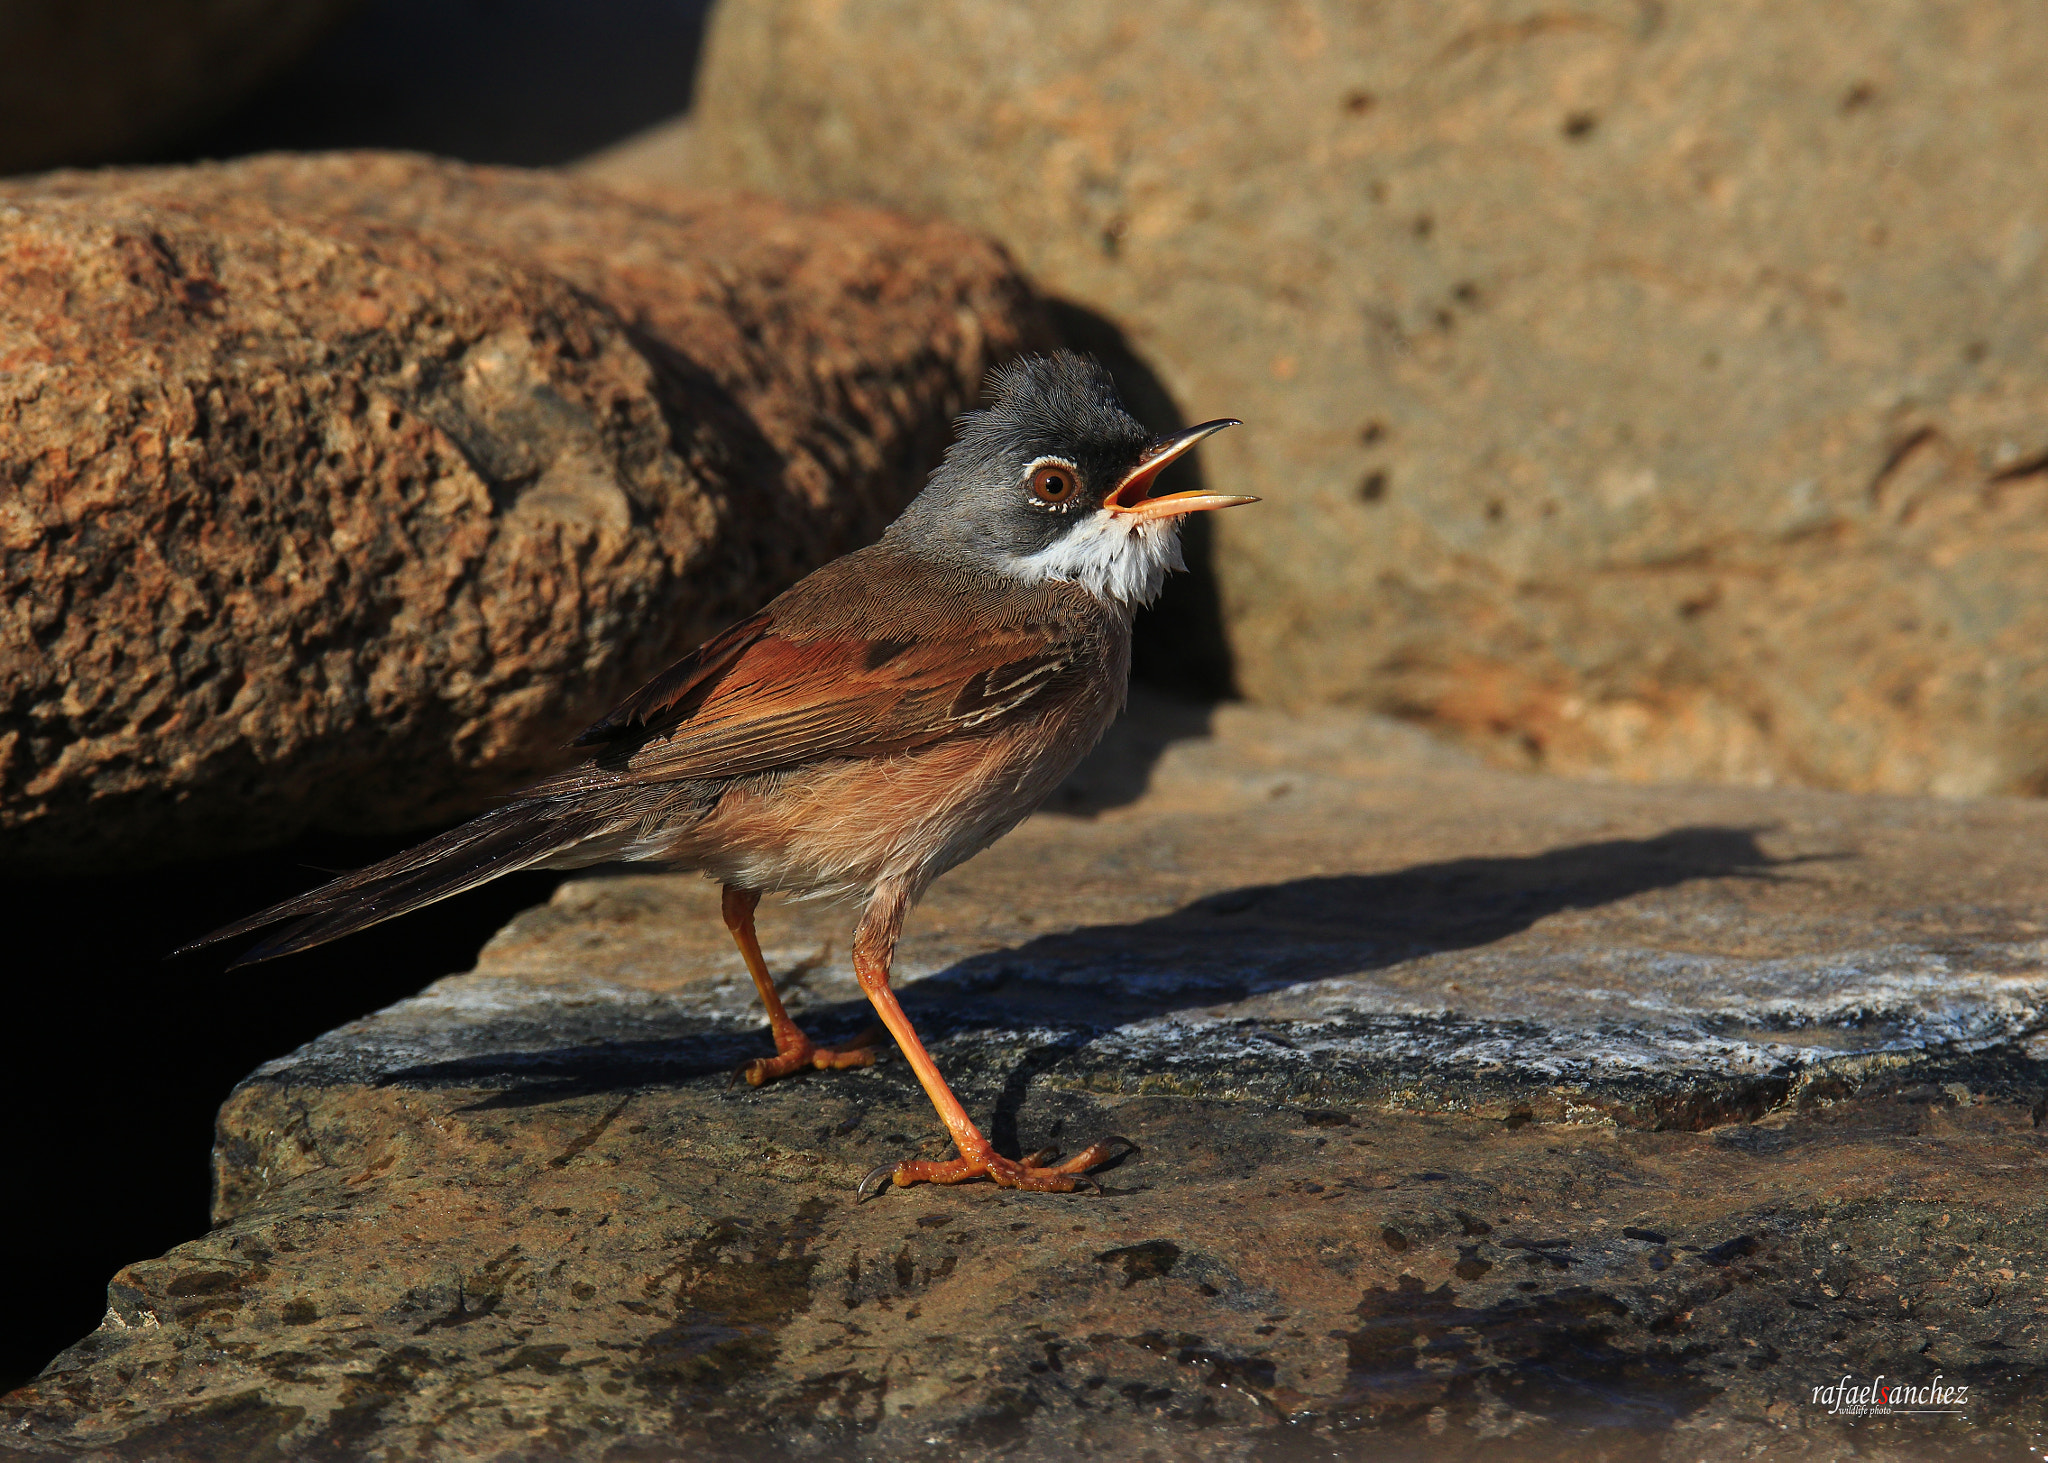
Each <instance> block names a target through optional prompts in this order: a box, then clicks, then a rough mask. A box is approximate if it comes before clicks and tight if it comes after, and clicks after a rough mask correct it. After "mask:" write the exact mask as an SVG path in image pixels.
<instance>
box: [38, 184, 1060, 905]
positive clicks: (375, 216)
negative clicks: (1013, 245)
mask: <svg viewBox="0 0 2048 1463" xmlns="http://www.w3.org/2000/svg"><path fill="white" fill-rule="evenodd" d="M0 281H4V289H0V483H4V484H5V486H4V488H0V861H4V862H6V863H9V864H12V865H15V866H17V867H20V866H34V867H38V868H44V867H48V866H50V865H52V864H58V865H63V866H71V867H94V868H98V867H104V866H106V865H108V864H109V863H117V862H125V863H130V864H134V863H142V862H146V861H150V860H162V859H169V858H174V857H180V856H186V855H190V854H194V853H198V852H216V851H223V850H228V849H235V848H250V847H260V846H263V845H265V844H268V843H270V842H273V841H275V840H278V839H281V838H284V837H287V836H290V835H291V834H293V833H295V832H297V831H299V830H302V829H305V828H308V827H329V828H337V829H347V830H356V831H369V830H379V829H382V830H397V829H407V828H417V827H420V826H422V825H423V824H426V823H429V822H431V821H434V820H437V819H441V818H445V817H449V816H452V815H455V814H458V813H460V812H463V811H466V810H471V809H474V808H475V807H477V806H478V805H480V804H481V803H482V802H483V801H485V800H487V799H489V798H491V797H493V796H496V795H497V794H499V793H501V792H503V791H505V790H506V789H507V788H509V787H510V786H512V785H514V784H516V783H517V782H518V781H520V780H521V779H523V778H526V777H528V776H530V775H532V774H533V773H535V772H537V771H539V770H542V769H549V768H552V767H554V766H555V765H557V764H558V763H559V760H560V757H561V752H560V750H559V749H560V747H561V745H562V744H563V743H564V742H565V741H566V740H567V739H568V738H569V737H571V736H573V735H574V734H575V732H576V731H577V730H578V729H579V727H580V725H582V724H585V723H587V721H588V720H589V719H591V718H592V717H594V716H596V715H598V714H600V713H601V712H602V710H603V709H604V706H605V704H606V703H607V702H609V701H610V700H611V699H612V698H614V697H616V696H618V695H621V694H623V693H624V692H626V691H627V690H630V689H631V687H632V686H633V685H634V684H636V683H637V682H638V680H640V679H641V678H643V677H644V676H646V675H648V674H651V673H652V672H653V671H655V670H657V669H658V668H659V667H660V665H661V664H662V663H664V662H665V661H666V660H667V659H669V658H671V657H673V656H674V655H676V654H679V653H680V652H682V651H684V650H686V649H688V648H689V647H690V646H692V645H694V644H696V643H697V642H698V641H699V640H701V639H702V638H703V637H704V636H705V635H707V634H709V633H711V632H712V631H714V630H716V629H717V628H719V627H720V626H721V625H723V624H725V623H727V622H729V621H730V620H732V619H733V618H735V617H737V616H739V615H741V614H743V613H747V612H749V611H751V610H752V609H753V608H755V607H757V606H758V605H759V604H760V603H761V602H762V601H764V600H766V599H767V598H768V597H769V596H770V595H772V594H774V593H775V592H776V591H778V590H779V589H781V588H782V587H784V586H785V585H787V584H788V583H790V582H791V581H793V580H794V579H796V578H798V577H799V576H801V575H802V574H804V573H806V572H808V571H809V570H810V569H812V568H814V567H816V566H817V565H818V564H820V563H822V562H824V561H825V560H827V559H829V558H832V557H834V556H835V555H837V554H840V553H843V552H845V551H847V550H848V549H851V548H855V547H858V546H859V545H860V544H862V543H864V542H867V541H868V540H870V539H871V538H873V537H874V536H875V535H876V534H877V533H879V532H880V530H881V528H882V527H883V525H885V524H886V523H887V522H888V521H889V519H891V518H892V517H894V516H895V514H896V512H897V511H898V510H899V509H900V508H901V507H902V505H903V504H904V503H905V502H906V501H908V499H909V497H910V495H911V494H912V493H913V492H915V490H916V488H917V487H918V486H919V484H920V483H921V481H922V476H923V473H924V471H925V470H926V469H928V468H929V467H930V466H931V465H932V464H934V463H935V462H936V461H937V458H938V455H939V453H940V451H941V450H942V449H943V447H944V444H945V442H946V440H947V438H948V436H949V433H950V427H951V419H952V417H953V416H954V415H955V414H956V413H957V412H958V411H960V410H961V409H962V408H963V407H965V406H967V405H968V404H970V403H971V402H972V400H973V399H974V396H975V394H976V393H977V392H978V390H979V387H980V383H981V378H982V376H983V374H984V373H985V372H986V371H987V369H988V368H989V367H990V366H991V365H992V364H994V363H996V362H998V361H1000V360H1001V359H1003V358H1005V357H1007V356H1008V355H1010V354H1011V353H1013V352H1014V351H1016V350H1017V349H1018V348H1019V347H1020V346H1022V345H1024V344H1027V343H1033V342H1042V341H1043V340H1044V339H1045V337H1044V336H1043V335H1042V334H1041V332H1042V330H1043V327H1042V325H1041V324H1040V323H1039V320H1038V316H1037V314H1036V306H1035V304H1034V303H1033V301H1032V299H1031V297H1030V295H1029V293H1028V291H1027V290H1026V288H1025V286H1024V284H1023V282H1022V281H1021V279H1020V278H1019V276H1018V275H1017V273H1016V271H1015V270H1014V268H1013V267H1012V266H1011V264H1010V263H1009V261H1008V260H1007V258H1006V257H1005V256H1004V255H1003V254H1002V252H1001V251H1000V250H999V249H997V248H996V247H994V246H993V245H991V244H988V243H986V242H984V241H982V240H980V239H977V238H974V237H971V236H968V235H966V234H964V233H962V232H961V231H960V230H958V229H956V228H953V227H950V226H947V225H943V224H922V223H914V222H909V221H906V220H902V219H898V218H893V217H889V216H887V215H883V214H879V213H875V212H872V211H869V210H865V209H855V208H830V209H824V210H815V211H801V210H796V209H792V208H789V207H786V206H783V205H779V204H774V203H769V202H765V201H760V200H746V199H736V198H730V197H724V196H704V195H697V196H679V195H672V196H661V195H653V194H641V195H636V196H627V195H623V194H621V193H618V192H616V191H614V190H611V189H607V188H604V187H601V186H598V185H595V184H591V183H586V182H578V181H574V180H571V179H567V178H563V177H560V176H557V175H550V174H545V173H526V172H517V171H511V170H498V169H482V168H465V167H460V166H457V165H453V164H442V163H435V162H429V161H426V160H423V159H418V158H410V157H398V156H382V155H348V154H343V155H334V156H324V157H313V158H289V157H273V158H260V159H255V160H252V161H247V162H242V163H236V164H231V165H227V166H220V167H202V168H192V169H174V170H162V171H150V172H115V173H104V174H89V175H78V174H72V175H55V176H52V177H51V178H49V179H46V180H42V181H38V182H34V183H27V184H20V185H16V186H13V187H10V188H6V189H0Z"/></svg>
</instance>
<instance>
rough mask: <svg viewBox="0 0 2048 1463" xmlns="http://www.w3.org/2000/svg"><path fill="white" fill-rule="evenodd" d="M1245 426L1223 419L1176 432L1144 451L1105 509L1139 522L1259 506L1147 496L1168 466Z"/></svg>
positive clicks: (1216, 498)
mask: <svg viewBox="0 0 2048 1463" xmlns="http://www.w3.org/2000/svg"><path fill="white" fill-rule="evenodd" d="M1243 425H1244V423H1243V422H1240V421H1238V420H1237V419H1236V418H1235V417H1224V418H1223V419H1222V420H1221V421H1214V422H1203V423H1202V424H1201V425H1200V426H1199V427H1189V428H1188V429H1187V430H1186V431H1185V432H1176V433H1174V434H1173V435H1172V436H1171V437H1161V438H1160V439H1159V440H1158V441H1156V442H1154V443H1153V444H1152V445H1151V446H1149V447H1147V448H1146V449H1145V455H1144V456H1143V457H1140V458H1139V459H1138V465H1137V466H1136V467H1134V468H1132V469H1131V470H1130V471H1129V472H1127V473H1125V474H1124V479H1123V481H1122V482H1120V483H1118V484H1117V485H1116V490H1115V491H1114V492H1112V493H1111V494H1110V495H1109V496H1108V497H1107V498H1104V499H1103V500H1102V506H1103V508H1104V509H1105V510H1107V511H1108V512H1111V513H1122V514H1125V515H1127V516H1129V517H1131V518H1135V519H1138V520H1140V521H1142V520H1144V519H1147V518H1179V517H1180V516H1182V515H1183V514H1187V513H1200V512H1202V511H1204V510H1205V509H1209V508H1235V507H1236V506H1237V505H1238V504H1240V503H1256V502H1258V501H1259V500H1258V499H1257V498H1246V497H1239V496H1236V495H1233V494H1229V493H1168V494H1167V495H1166V496H1165V497H1163V498H1152V497H1148V496H1146V495H1147V494H1148V493H1150V492H1151V491H1152V480H1153V479H1154V478H1156V477H1158V476H1159V474H1160V473H1161V472H1162V471H1164V470H1165V467H1166V465H1167V464H1168V463H1169V462H1172V461H1173V460H1174V459H1175V458H1177V457H1179V456H1180V455H1181V454H1182V453H1184V452H1186V451H1188V450H1189V449H1190V448H1192V447H1193V446H1194V445H1195V444H1196V443H1197V442H1199V441H1201V440H1202V439H1203V438H1204V437H1207V436H1211V435H1213V434H1214V433H1217V432H1220V431H1222V430H1223V429H1224V428H1225V427H1241V426H1243Z"/></svg>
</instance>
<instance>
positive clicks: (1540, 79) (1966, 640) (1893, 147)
mask: <svg viewBox="0 0 2048 1463" xmlns="http://www.w3.org/2000/svg"><path fill="white" fill-rule="evenodd" d="M904 56H915V57H917V58H919V66H918V72H917V81H916V84H915V85H905V84H902V81H901V78H900V76H899V74H898V72H897V70H896V58H900V57H904ZM2044 70H2048V11H2044V10H2043V9H2042V8H2041V7H2040V6H2039V5H2037V4H2034V3H2031V0H1994V3H1988V4H1973V5H1970V6H1966V7H1959V6H1925V5H1915V4H1909V3H1905V0H1884V3H1878V4H1874V5H1872V6H1868V7H1862V8H1859V10H1858V12H1857V16H1856V23H1855V24H1853V25H1845V24H1842V23H1841V20H1840V15H1839V13H1838V12H1836V11H1833V10H1830V9H1828V8H1826V7H1822V6H1812V5H1784V4H1774V3H1771V0H1733V3H1727V4H1715V5H1663V4H1639V3H1637V0H1594V3H1589V4H1583V5H1575V6H1573V7H1570V8H1568V9H1558V8H1551V9H1544V8H1541V7H1520V8H1517V7H1512V6H1503V5H1500V4H1498V3H1493V0H1453V3H1446V0H1395V3H1389V4H1378V5H1369V6H1367V5H1357V4H1352V3H1348V0H1309V3H1303V4H1294V5H1284V6H1283V5H1226V6H1218V5H1212V4H1207V3H1203V0H1161V3H1151V0H1147V3H1143V4H1123V3H1108V4H1095V5H1077V6H1064V7H1059V8H1057V9H1047V8H1046V7H1042V6H1041V7H1019V6H1014V5H1010V4H1007V3H1003V0H940V3H933V0H877V3H873V4H861V5H847V4H840V3H827V0H763V3H751V4H734V5H727V6H722V7H720V8H719V9H718V10H716V11H715V12H714V15H713V20H712V27H711V33H710V38H709V44H708V49H707V52H706V59H705V63H704V69H703V73H702V78H701V87H700V97H701V106H700V109H699V114H698V118H697V120H696V122H695V123H694V124H693V127H692V128H691V130H690V133H689V136H688V139H687V142H686V143H685V144H683V145H682V147H681V148H680V149H679V150H678V151H677V152H676V153H674V154H671V155H669V156H668V157H667V158H666V159H665V158H664V156H663V155H662V154H661V153H660V150H659V148H653V147H650V148H649V149H647V150H645V151H643V152H642V153H641V154H640V157H639V162H640V164H641V165H643V166H644V167H646V168H648V169H651V170H654V171H659V170H661V169H662V168H663V167H666V168H668V169H669V170H670V171H676V170H677V169H681V170H683V171H685V172H686V173H687V174H688V175H690V176H697V177H703V178H708V179H714V180H722V181H731V182H742V183H745V184H746V185H747V186H750V187H755V188H760V189H764V190H767V191H772V192H778V193H781V194H783V195H785V196H789V197H795V198H822V197H855V198H862V199H870V200H875V201H884V202H889V203H893V204H896V205H898V206H901V207H905V208H908V209H911V210H914V211H916V212H918V213H921V214H922V213H929V214H935V215H940V216H945V217H950V218H953V219H955V220H957V221H960V222H964V223H967V224H969V225H971V226H974V227H977V228H982V229H986V230H988V231H990V232H991V233H993V234H994V235H996V236H997V237H999V238H1001V239H1003V240H1005V241H1006V242H1007V243H1008V244H1009V245H1010V246H1011V247H1012V248H1013V249H1015V250H1016V251H1017V254H1018V256H1019V258H1020V259H1021V260H1022V262H1023V263H1024V264H1025V266H1026V267H1027V268H1029V269H1030V270H1031V272H1032V274H1033V276H1034V278H1035V279H1036V280H1037V281H1039V283H1040V284H1041V285H1042V286H1043V287H1044V288H1045V289H1046V290H1047V291H1048V292H1049V293H1051V294H1054V295H1057V296H1059V297H1062V298H1064V299H1067V300H1072V301H1076V302H1078V303H1079V304H1081V305H1083V306H1085V307H1087V308H1088V309H1090V310H1092V311H1095V312H1097V313H1099V314H1102V315H1106V316H1108V317H1110V318H1111V319H1113V320H1114V321H1115V322H1116V323H1118V324H1119V325H1121V326H1122V328H1123V330H1124V331H1125V333H1126V335H1127V336H1128V339H1129V341H1130V343H1131V345H1132V347H1133V348H1134V349H1135V350H1136V351H1137V352H1138V353H1139V354H1140V355H1142V356H1143V357H1144V358H1146V359H1147V360H1148V361H1150V362H1151V363H1152V365H1153V366H1154V367H1155V368H1156V370H1157V372H1158V373H1159V375H1160V377H1161V378H1162V379H1163V380H1164V382H1165V383H1166V384H1167V386H1168V387H1169V388H1170V389H1171V391H1172V393H1173V395H1174V396H1175V397H1176V398H1177V399H1178V400H1179V401H1180V402H1181V403H1182V405H1183V407H1184V408H1185V410H1186V411H1187V413H1188V415H1189V419H1190V420H1200V419H1202V418H1204V417H1209V416H1217V415H1221V414H1224V413H1226V412H1227V413H1228V414H1230V415H1232V416H1237V417H1242V418H1244V420H1245V422H1246V426H1245V429H1244V430H1243V431H1242V432H1235V433H1232V434H1230V435H1229V436H1228V437H1224V438H1219V439H1218V440H1217V441H1216V442H1215V443H1214V444H1213V445H1212V446H1209V447H1206V448H1205V449H1204V453H1205V458H1206V464H1207V471H1208V472H1209V474H1210V476H1211V479H1212V480H1213V481H1217V482H1227V483H1228V490H1229V491H1233V492H1236V491H1244V492H1251V493H1258V494H1262V495H1264V497H1265V498H1266V502H1265V503H1264V504H1263V505H1262V506H1261V507H1260V508H1259V509H1258V510H1257V511H1256V512H1245V513H1232V514H1228V515H1222V516H1219V518H1218V521H1217V522H1216V523H1215V524H1214V526H1213V527H1214V533H1215V535H1216V566H1217V571H1218V573H1219V575H1220V579H1221V584H1220V590H1221V603H1222V606H1223V611H1224V614H1225V616H1226V621H1227V628H1228V632H1229V638H1230V643H1231V646H1232V649H1233V651H1234V653H1235V664H1236V669H1237V675H1238V678H1239V680H1240V682H1241V684H1242V686H1243V688H1244V690H1245V691H1246V692H1247V693H1248V694H1250V695H1252V696H1254V697H1256V698H1258V699H1260V700H1263V701H1268V702H1273V703H1280V704H1289V705H1302V704H1310V703H1315V702H1342V703H1347V704H1352V705H1364V706H1370V707H1373V708H1375V709H1379V710H1383V711H1389V712H1393V713H1396V714H1399V715H1402V716H1405V717H1409V718H1412V719H1415V720H1418V721H1421V722H1423V723H1425V724H1427V725H1429V726H1432V727H1434V728H1436V729H1438V730H1439V731H1441V732H1443V733H1445V734H1446V735H1449V736H1452V737H1454V738H1457V739H1459V740H1462V741H1465V742H1467V743H1468V744H1471V745H1474V746H1477V747H1480V748H1482V749H1484V750H1485V751H1486V752H1487V754H1488V755H1489V756H1490V757H1492V758H1494V759H1496V760H1500V761H1503V762H1507V763H1510V764H1515V765H1535V766H1542V767H1546V768H1551V769H1560V770H1567V771H1573V770H1601V771H1606V772H1611V773H1615V774H1619V775H1621V776H1624V777H1628V778H1642V779H1668V778H1687V779H1696V780H1710V781H1718V782H1735V783H1768V782H1778V783H1807V784H1814V785H1820V786H1828V787H1836V788H1849V789H1864V790H1883V791H1897V792H1937V793H1983V792H2035V791H2038V790H2039V789H2041V788H2042V787H2044V786H2048V739H2044V738H2043V737H2042V735H2041V731H2040V728H2041V727H2042V725H2043V724H2044V714H2048V600H2044V598H2043V597H2042V596H2041V595H2040V594H2039V593H2038V592H2037V587H2038V582H2039V580H2038V573H2037V569H2038V565H2039V564H2040V562H2041V558H2042V554H2043V552H2044V550H2048V427H2044V425H2043V424H2044V423H2048V370H2044V368H2043V363H2042V357H2041V353H2040V350H2039V348H2038V344H2039V342H2040V340H2041V339H2042V338H2043V336H2044V334H2048V219H2044V217H2043V215H2042V213H2041V210H2040V209H2039V207H2038V206H2037V204H2036V202H2035V200H2036V199H2038V198H2040V197H2042V196H2044V195H2048V148H2043V147H2042V146H2041V145H2040V143H2039V137H2038V128H2037V119H2038V115H2039V83H2038V78H2039V77H2040V76H2041V75H2042V74H2043V72H2044ZM678 159H680V161H678ZM621 161H622V162H623V161H624V160H623V159H622V160H621Z"/></svg>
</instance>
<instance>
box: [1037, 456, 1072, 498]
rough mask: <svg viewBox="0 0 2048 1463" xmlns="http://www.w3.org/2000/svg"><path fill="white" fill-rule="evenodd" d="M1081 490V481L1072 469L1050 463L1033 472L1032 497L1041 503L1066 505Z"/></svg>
mask: <svg viewBox="0 0 2048 1463" xmlns="http://www.w3.org/2000/svg"><path fill="white" fill-rule="evenodd" d="M1080 490H1081V482H1080V479H1078V478H1076V477H1075V476H1074V470H1073V469H1072V468H1071V467H1067V466H1064V465H1062V464H1060V463H1057V462H1049V463H1047V464H1046V465H1045V466H1043V467H1037V468H1033V469H1032V471H1031V496H1032V497H1034V498H1036V499H1038V501H1039V502H1041V503H1052V504H1059V503H1064V502H1066V501H1068V500H1069V499H1070V498H1072V497H1073V496H1074V494H1075V493H1077V492H1079V491H1080Z"/></svg>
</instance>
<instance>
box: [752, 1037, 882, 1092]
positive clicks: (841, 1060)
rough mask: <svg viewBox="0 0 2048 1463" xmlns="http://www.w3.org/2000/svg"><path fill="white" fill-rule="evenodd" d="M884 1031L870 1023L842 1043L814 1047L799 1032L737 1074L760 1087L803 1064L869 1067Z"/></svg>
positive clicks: (838, 1069)
mask: <svg viewBox="0 0 2048 1463" xmlns="http://www.w3.org/2000/svg"><path fill="white" fill-rule="evenodd" d="M883 1035H884V1032H883V1030H882V1028H881V1027H879V1026H871V1027H869V1028H868V1029H867V1030H866V1031H863V1032H862V1033H861V1034H860V1035H859V1036H856V1037H855V1038H854V1039H853V1040H852V1041H850V1042H848V1043H847V1044H846V1045H845V1046H815V1045H813V1044H812V1042H811V1039H810V1038H809V1037H808V1036H805V1035H804V1034H803V1033H802V1032H801V1031H799V1032H797V1033H796V1039H795V1040H794V1041H787V1042H780V1043H778V1044H777V1045H778V1047H779V1050H778V1051H777V1052H776V1053H775V1055H774V1056H772V1057H757V1058H755V1059H754V1060H753V1061H751V1062H749V1063H747V1065H746V1066H745V1067H743V1068H741V1069H740V1075H741V1076H742V1077H745V1078H746V1079H747V1084H748V1085H749V1086H750V1087H759V1086H760V1085H761V1084H762V1083H763V1082H773V1081H774V1080H775V1079H776V1078H778V1077H787V1076H788V1075H789V1074H790V1073H792V1072H801V1071H802V1070H804V1068H806V1067H816V1068H817V1069H818V1070H819V1071H823V1072H843V1071H845V1070H846V1069H847V1068H848V1067H872V1066H873V1065H874V1064H875V1047H876V1044H877V1043H878V1042H880V1041H881V1039H882V1037H883Z"/></svg>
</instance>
